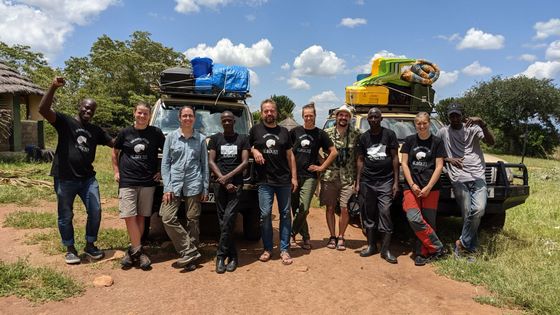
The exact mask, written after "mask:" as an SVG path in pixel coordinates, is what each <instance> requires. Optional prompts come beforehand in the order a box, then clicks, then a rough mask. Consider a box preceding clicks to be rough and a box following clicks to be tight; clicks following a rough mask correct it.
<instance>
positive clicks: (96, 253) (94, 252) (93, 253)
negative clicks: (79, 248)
mask: <svg viewBox="0 0 560 315" xmlns="http://www.w3.org/2000/svg"><path fill="white" fill-rule="evenodd" d="M84 252H85V253H86V255H88V256H89V257H91V258H93V259H101V258H103V257H105V252H103V251H102V250H100V249H99V248H97V246H95V245H93V243H88V244H87V245H86V248H84Z"/></svg>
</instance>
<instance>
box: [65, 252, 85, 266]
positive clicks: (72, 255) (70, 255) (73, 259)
mask: <svg viewBox="0 0 560 315" xmlns="http://www.w3.org/2000/svg"><path fill="white" fill-rule="evenodd" d="M64 261H66V263H67V264H69V265H75V264H79V263H80V262H81V261H82V260H81V259H80V256H78V253H77V252H76V251H68V252H67V253H66V255H64Z"/></svg>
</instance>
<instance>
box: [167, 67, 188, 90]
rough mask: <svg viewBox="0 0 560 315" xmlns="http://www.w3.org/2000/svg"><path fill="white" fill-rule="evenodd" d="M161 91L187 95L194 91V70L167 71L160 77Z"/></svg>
mask: <svg viewBox="0 0 560 315" xmlns="http://www.w3.org/2000/svg"><path fill="white" fill-rule="evenodd" d="M159 89H160V92H162V93H167V94H173V93H185V92H189V91H190V92H192V91H193V90H194V75H193V72H192V69H190V68H183V67H174V68H169V69H165V70H163V71H162V72H161V74H160V77H159Z"/></svg>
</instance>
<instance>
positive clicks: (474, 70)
mask: <svg viewBox="0 0 560 315" xmlns="http://www.w3.org/2000/svg"><path fill="white" fill-rule="evenodd" d="M462 72H463V73H464V74H466V75H470V76H476V75H487V74H490V73H492V69H491V68H490V67H485V66H481V65H480V63H479V62H478V60H477V61H475V62H473V63H471V64H470V65H468V66H466V67H465V68H463V70H462Z"/></svg>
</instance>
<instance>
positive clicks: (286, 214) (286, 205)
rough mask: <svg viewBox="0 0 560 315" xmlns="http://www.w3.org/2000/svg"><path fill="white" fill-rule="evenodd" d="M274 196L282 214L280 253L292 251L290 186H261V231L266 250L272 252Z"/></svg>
mask: <svg viewBox="0 0 560 315" xmlns="http://www.w3.org/2000/svg"><path fill="white" fill-rule="evenodd" d="M274 194H276V200H277V201H278V212H280V251H287V250H288V249H290V233H291V232H292V214H291V213H290V199H291V194H292V189H291V187H290V186H270V185H259V208H260V209H261V230H262V240H263V247H264V250H267V251H272V203H273V202H274Z"/></svg>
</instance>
